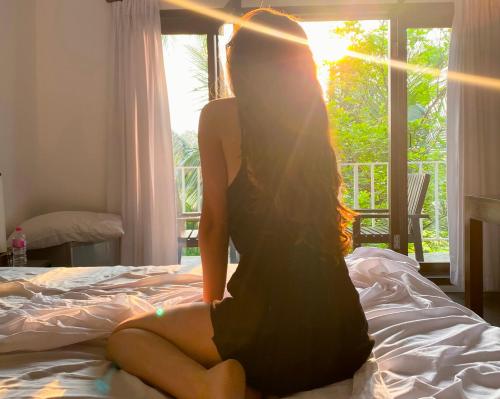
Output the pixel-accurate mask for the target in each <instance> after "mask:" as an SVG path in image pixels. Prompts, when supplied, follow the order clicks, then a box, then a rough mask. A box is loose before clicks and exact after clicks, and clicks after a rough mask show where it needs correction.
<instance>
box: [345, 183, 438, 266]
mask: <svg viewBox="0 0 500 399" xmlns="http://www.w3.org/2000/svg"><path fill="white" fill-rule="evenodd" d="M430 179H431V176H430V175H429V174H424V173H419V174H411V175H409V176H408V242H410V243H411V242H412V243H414V244H415V257H416V259H417V260H418V261H419V262H423V261H424V250H423V247H422V232H421V230H420V219H422V218H428V217H429V216H428V215H424V214H422V208H423V206H424V201H425V196H426V194H427V189H428V187H429V182H430ZM356 212H357V213H358V216H357V217H356V220H355V221H354V224H353V228H352V235H353V246H354V248H357V247H360V246H361V244H368V243H371V244H383V243H390V242H391V236H390V233H389V227H388V226H362V225H361V222H362V220H363V219H388V218H389V210H388V209H360V210H356Z"/></svg>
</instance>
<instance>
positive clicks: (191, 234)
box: [177, 213, 239, 264]
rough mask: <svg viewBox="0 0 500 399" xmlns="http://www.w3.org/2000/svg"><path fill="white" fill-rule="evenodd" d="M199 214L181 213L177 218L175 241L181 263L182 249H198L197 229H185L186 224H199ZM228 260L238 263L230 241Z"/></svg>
mask: <svg viewBox="0 0 500 399" xmlns="http://www.w3.org/2000/svg"><path fill="white" fill-rule="evenodd" d="M200 216H201V214H200V213H183V214H180V215H179V216H178V217H177V229H178V232H179V237H178V239H177V242H178V245H177V260H178V262H179V264H180V263H181V257H182V248H198V247H199V244H198V229H197V228H196V229H186V222H196V223H197V224H199V223H200ZM229 260H230V261H231V263H238V262H239V254H238V252H237V251H236V248H235V247H234V244H233V242H232V240H229Z"/></svg>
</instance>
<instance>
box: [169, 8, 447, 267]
mask: <svg viewBox="0 0 500 399" xmlns="http://www.w3.org/2000/svg"><path fill="white" fill-rule="evenodd" d="M426 7H428V6H427V5H425V3H423V4H419V5H401V6H387V7H385V6H380V7H379V6H366V7H359V6H345V7H339V6H337V7H335V6H331V7H329V6H325V7H319V6H318V7H302V8H300V7H295V8H293V7H290V9H289V10H285V11H290V12H291V13H292V14H296V15H297V14H298V15H299V16H300V17H302V22H301V25H302V26H303V28H304V30H305V31H306V33H307V35H308V37H309V41H310V45H311V49H312V52H313V55H314V58H315V61H316V64H317V67H318V76H319V79H320V83H321V85H322V87H323V91H324V96H325V101H326V103H327V106H328V112H329V118H330V121H331V125H332V128H333V130H334V132H333V133H334V134H335V137H336V143H337V147H338V150H339V155H340V156H339V158H340V159H339V161H340V168H341V171H342V174H343V177H344V181H345V193H344V198H345V201H346V202H347V204H348V205H349V206H351V207H352V208H354V209H360V210H363V209H364V210H378V211H381V210H387V212H388V214H389V215H390V217H389V218H387V217H386V218H379V219H377V218H372V219H368V220H364V221H363V226H365V227H371V228H381V229H386V230H387V232H388V234H389V235H390V240H388V242H387V243H386V244H377V245H382V246H388V247H391V248H393V249H395V250H397V251H400V252H402V253H407V252H408V251H409V252H410V253H413V252H414V244H413V243H412V242H411V239H410V242H409V240H408V238H409V237H408V229H409V222H408V201H409V198H408V197H407V190H406V189H404V188H406V186H407V182H408V175H409V174H414V173H426V174H429V175H430V183H429V187H428V189H427V192H426V196H425V201H424V205H423V209H422V213H423V214H425V215H427V216H428V217H427V218H422V219H420V220H419V226H420V228H421V231H422V237H423V249H424V252H425V261H426V262H433V261H438V262H443V261H444V262H446V261H447V252H448V242H447V239H448V225H447V207H446V134H445V127H446V75H445V72H446V70H447V65H448V50H449V41H450V29H449V25H450V23H451V16H452V12H453V8H452V6H451V5H449V4H438V5H434V6H433V10H434V12H433V14H432V15H429V14H428V13H427V11H426V10H427V8H426ZM172 21H174V19H172V18H171V19H170V23H169V24H168V26H171V25H172ZM186 21H187V22H186V24H187V25H189V24H190V23H191V22H190V19H189V18H187V19H186ZM204 23H205V22H204ZM179 24H180V23H177V24H174V25H176V28H175V29H176V30H179V31H180V32H181V33H182V34H179V32H178V31H175V32H172V34H168V33H169V32H164V33H167V34H166V35H165V36H164V38H165V39H164V51H165V62H166V73H167V84H168V92H169V102H170V115H171V121H172V129H173V133H174V151H175V162H176V165H175V166H176V179H177V186H178V193H179V194H178V209H179V215H183V216H185V215H186V214H187V215H189V214H193V215H196V214H197V213H199V212H200V211H201V200H202V198H201V187H202V181H201V173H200V165H199V154H198V148H197V125H198V119H199V112H200V110H201V108H202V107H203V105H204V104H205V103H206V102H207V101H208V100H209V99H212V98H216V97H221V96H225V95H227V94H228V88H227V76H226V73H225V69H224V65H225V43H227V41H228V40H229V38H230V35H231V32H232V26H231V25H224V24H223V23H222V22H218V26H217V27H216V29H215V30H214V27H213V23H212V24H209V23H208V24H206V26H207V32H201V31H200V29H201V28H200V24H193V25H192V26H191V27H192V28H193V31H192V32H189V29H190V27H189V26H180V25H179ZM165 26H166V27H168V26H167V25H165ZM179 26H180V28H179ZM353 54H361V55H365V56H368V58H367V57H362V56H361V57H359V56H355V55H354V56H353ZM390 59H393V60H396V61H398V62H399V64H398V67H397V68H393V67H391V66H390V61H389V60H390ZM373 60H377V61H376V62H373ZM404 62H408V63H409V64H411V65H413V66H425V67H431V68H433V71H434V73H432V74H428V73H425V72H422V71H419V70H418V68H417V69H415V68H410V70H409V71H405V70H404V69H401V68H400V66H401V64H402V63H404ZM436 71H442V73H441V74H440V73H436ZM403 187H404V188H403ZM410 201H411V199H410ZM410 223H411V222H410ZM410 230H411V228H410Z"/></svg>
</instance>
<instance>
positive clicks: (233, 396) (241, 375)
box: [203, 359, 245, 399]
mask: <svg viewBox="0 0 500 399" xmlns="http://www.w3.org/2000/svg"><path fill="white" fill-rule="evenodd" d="M206 378H207V385H206V387H207V389H206V391H205V392H206V395H205V397H204V398H203V399H244V398H245V371H244V370H243V367H242V366H241V364H240V363H239V362H237V361H236V360H233V359H228V360H225V361H223V362H222V363H219V364H217V365H216V366H214V367H212V368H211V369H209V370H207V375H206Z"/></svg>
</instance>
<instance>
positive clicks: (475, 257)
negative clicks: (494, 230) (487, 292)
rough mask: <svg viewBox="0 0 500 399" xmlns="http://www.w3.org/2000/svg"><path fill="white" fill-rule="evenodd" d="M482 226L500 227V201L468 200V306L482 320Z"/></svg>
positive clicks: (466, 294)
mask: <svg viewBox="0 0 500 399" xmlns="http://www.w3.org/2000/svg"><path fill="white" fill-rule="evenodd" d="M483 222H484V223H493V224H497V225H499V226H500V199H494V198H485V197H475V196H466V197H465V237H464V238H465V305H466V306H467V307H468V308H469V309H471V310H473V311H474V312H476V313H477V314H478V315H479V316H482V315H483ZM496 266H497V267H499V265H496Z"/></svg>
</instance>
